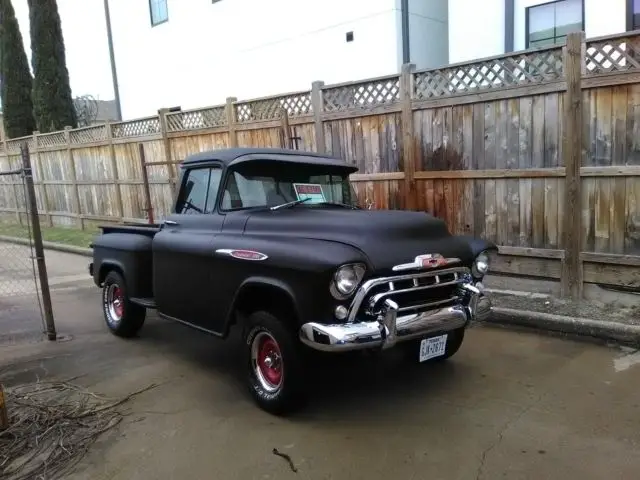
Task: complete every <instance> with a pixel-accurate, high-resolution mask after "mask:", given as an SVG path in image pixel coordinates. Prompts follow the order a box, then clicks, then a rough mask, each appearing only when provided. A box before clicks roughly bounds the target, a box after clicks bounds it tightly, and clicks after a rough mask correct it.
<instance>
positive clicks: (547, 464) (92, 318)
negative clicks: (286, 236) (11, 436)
mask: <svg viewBox="0 0 640 480" xmlns="http://www.w3.org/2000/svg"><path fill="white" fill-rule="evenodd" d="M85 285H87V283H84V284H80V283H78V284H77V285H74V286H73V287H69V288H64V289H58V290H55V291H54V293H53V298H54V311H55V314H56V321H57V324H58V329H59V331H60V333H62V334H65V335H70V336H71V339H70V340H68V341H65V342H61V343H57V344H51V343H47V342H33V341H31V342H29V341H22V342H17V343H16V344H14V345H9V346H3V347H0V381H1V382H3V383H4V384H5V385H7V386H10V385H12V384H16V383H22V382H27V381H34V380H35V379H36V378H58V379H64V378H69V377H74V376H76V375H80V377H79V378H78V379H76V380H75V382H76V383H79V384H81V385H83V386H86V387H88V388H90V389H91V390H93V391H95V392H97V393H103V394H106V395H111V396H122V395H126V394H128V393H131V392H132V391H135V390H138V389H140V388H142V387H144V386H146V385H148V384H150V383H158V384H162V385H161V386H160V387H158V388H156V389H154V390H153V391H150V392H147V393H145V394H142V395H140V396H138V397H136V398H135V399H133V400H132V401H131V403H130V404H127V410H128V411H127V413H128V414H127V417H126V420H125V421H124V422H123V423H122V424H121V425H120V426H119V427H118V429H117V430H114V431H112V432H109V433H107V434H106V435H105V436H103V437H102V438H101V439H100V440H99V441H98V442H97V443H96V444H95V445H94V446H93V448H92V449H91V451H90V452H89V453H88V455H87V456H86V457H85V459H84V460H83V461H82V462H81V464H80V465H79V467H78V470H77V472H76V474H75V475H73V476H70V477H69V478H70V479H91V480H107V479H109V480H111V479H127V480H130V479H131V480H133V479H154V480H155V479H173V478H175V479H183V478H224V479H225V480H227V479H228V480H231V479H242V480H248V479H287V478H305V479H307V478H308V479H360V478H362V479H365V478H366V479H370V478H387V477H393V478H398V479H411V478H414V479H429V480H437V479H447V480H448V479H470V480H473V479H483V480H486V479H498V478H507V479H540V478H544V479H562V480H565V479H566V478H580V479H581V480H583V479H601V478H616V479H635V478H637V472H638V470H639V469H640V448H639V447H640V428H638V427H639V426H640V420H638V419H640V390H639V389H638V388H637V385H638V384H639V382H640V357H639V355H638V353H637V352H634V351H632V350H629V349H623V348H617V347H608V346H603V345H596V344H591V343H583V342H577V341H573V340H570V339H565V338H560V337H556V336H547V335H541V334H536V333H529V332H521V331H513V330H507V329H502V328H491V327H476V328H473V329H471V330H469V331H468V333H467V338H466V339H465V343H464V345H463V347H462V349H461V350H460V352H459V353H458V354H457V355H456V356H455V357H453V358H452V359H451V361H449V362H446V363H445V364H442V365H429V366H427V365H413V366H408V365H407V363H406V362H403V360H402V358H401V356H400V355H398V354H397V352H393V351H390V352H388V354H385V355H384V357H380V358H376V357H360V358H359V357H354V358H351V357H346V356H344V357H336V358H333V359H328V360H326V361H316V362H315V363H314V365H313V366H312V368H311V371H310V374H309V378H310V379H312V381H313V389H312V393H313V395H312V398H313V400H312V402H311V403H310V405H309V406H308V408H307V409H306V410H305V411H304V412H302V413H300V414H298V415H296V416H294V417H291V418H285V419H282V418H277V417H273V416H270V415H268V414H266V413H264V412H262V411H260V410H258V409H257V408H256V407H255V406H254V405H253V403H252V402H251V399H250V397H249V395H248V394H247V393H246V392H245V387H244V384H243V383H242V378H241V372H240V370H239V366H238V365H239V358H238V353H237V352H238V347H239V339H238V338H237V337H233V338H232V339H230V340H229V341H227V342H221V341H219V340H217V339H215V338H211V337H209V336H206V335H203V334H200V333H198V332H195V331H192V330H189V329H187V328H185V327H182V326H180V325H176V324H171V323H168V322H166V321H163V320H160V319H158V318H157V317H155V316H154V315H151V316H149V319H148V322H147V324H146V325H145V327H144V328H143V330H142V331H141V336H140V338H138V339H134V340H130V341H127V340H121V339H118V338H115V337H113V336H111V335H110V334H108V333H107V332H106V329H105V328H104V327H103V325H102V317H101V313H100V305H99V302H100V295H99V292H98V291H97V289H95V288H91V287H88V288H87V287H86V286H85ZM416 355H417V353H416ZM274 449H277V451H278V452H280V453H283V454H285V455H287V456H288V457H290V458H291V461H292V462H293V464H294V466H295V469H296V470H297V472H293V471H292V469H291V468H290V466H289V465H288V463H287V461H285V460H284V459H283V458H280V456H278V455H275V454H274V453H273V451H274Z"/></svg>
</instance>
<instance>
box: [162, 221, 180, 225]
mask: <svg viewBox="0 0 640 480" xmlns="http://www.w3.org/2000/svg"><path fill="white" fill-rule="evenodd" d="M164 224H165V225H178V222H174V221H173V220H165V221H164Z"/></svg>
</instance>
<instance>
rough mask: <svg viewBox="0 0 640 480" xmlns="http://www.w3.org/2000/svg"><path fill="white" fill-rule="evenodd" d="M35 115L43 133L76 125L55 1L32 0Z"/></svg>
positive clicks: (30, 11)
mask: <svg viewBox="0 0 640 480" xmlns="http://www.w3.org/2000/svg"><path fill="white" fill-rule="evenodd" d="M29 21H30V24H31V64H32V66H33V76H34V79H33V114H34V117H35V119H36V123H37V125H38V130H40V131H41V132H43V133H44V132H51V131H55V130H62V129H63V128H64V127H66V126H70V127H76V126H77V120H76V111H75V109H74V107H73V98H72V96H71V87H70V84H69V71H68V70H67V64H66V55H65V48H64V39H63V37H62V27H61V25H60V14H59V13H58V5H57V3H56V0H29Z"/></svg>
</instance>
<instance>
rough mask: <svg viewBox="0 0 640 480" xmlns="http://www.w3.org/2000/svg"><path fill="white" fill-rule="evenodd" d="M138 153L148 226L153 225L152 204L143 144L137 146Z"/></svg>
mask: <svg viewBox="0 0 640 480" xmlns="http://www.w3.org/2000/svg"><path fill="white" fill-rule="evenodd" d="M138 152H140V167H141V169H142V189H143V192H144V201H145V203H146V204H147V205H146V207H145V210H146V211H147V222H148V223H149V224H152V223H154V221H155V220H154V217H153V203H152V202H151V187H150V186H149V175H148V174H147V159H146V155H145V154H144V144H142V143H139V144H138Z"/></svg>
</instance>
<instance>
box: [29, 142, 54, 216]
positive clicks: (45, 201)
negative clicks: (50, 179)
mask: <svg viewBox="0 0 640 480" xmlns="http://www.w3.org/2000/svg"><path fill="white" fill-rule="evenodd" d="M38 135H40V132H38V131H35V132H33V152H34V153H35V155H36V165H37V166H38V177H40V186H41V187H42V206H43V207H44V212H43V213H44V215H45V217H47V220H48V221H47V223H48V224H49V226H50V227H53V217H52V216H51V213H49V197H48V195H47V185H46V184H45V183H44V180H45V178H44V170H43V169H42V158H41V157H40V150H39V149H40V146H39V145H38Z"/></svg>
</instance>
